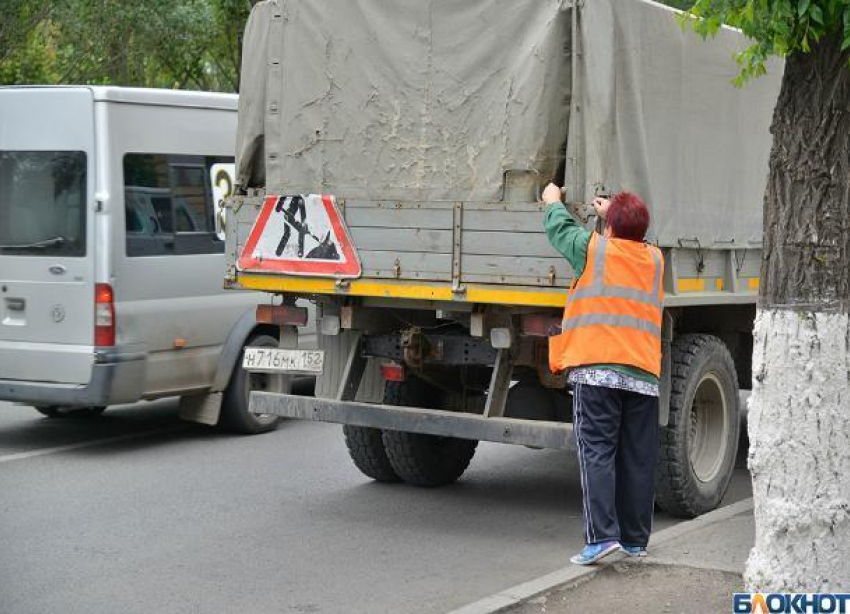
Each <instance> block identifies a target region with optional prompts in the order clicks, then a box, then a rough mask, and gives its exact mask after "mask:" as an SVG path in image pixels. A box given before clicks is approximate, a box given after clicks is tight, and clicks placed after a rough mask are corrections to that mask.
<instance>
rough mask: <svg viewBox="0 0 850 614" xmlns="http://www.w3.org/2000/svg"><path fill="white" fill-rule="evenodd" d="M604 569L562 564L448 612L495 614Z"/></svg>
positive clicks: (708, 518) (710, 518)
mask: <svg viewBox="0 0 850 614" xmlns="http://www.w3.org/2000/svg"><path fill="white" fill-rule="evenodd" d="M752 509H753V499H752V497H750V498H749V499H744V500H742V501H738V502H736V503H733V504H731V505H727V506H725V507H721V508H720V509H717V510H714V511H713V512H709V513H707V514H703V515H702V516H698V517H697V518H694V519H693V520H689V521H687V522H682V523H680V524H677V525H675V526H672V527H668V528H666V529H664V530H662V531H659V532H658V533H655V534H653V536H652V537H651V539H650V545H651V546H653V547H654V546H660V545H662V544H665V543H667V542H669V541H671V540H674V539H677V538H679V537H682V536H683V535H686V534H688V533H690V532H691V531H698V530H700V529H703V528H705V527H707V526H709V525H712V524H715V523H718V522H723V521H725V520H728V519H729V518H732V517H734V516H738V515H739V514H743V513H744V512H748V511H750V510H752ZM623 558H625V555H624V554H619V555H615V556H613V557H609V559H608V560H613V561H616V560H618V559H623ZM602 569H604V567H600V566H595V565H589V566H587V567H579V566H576V565H570V566H569V567H563V568H561V569H558V570H556V571H553V572H552V573H549V574H546V575H544V576H540V577H539V578H534V579H533V580H529V581H528V582H523V583H522V584H517V585H516V586H512V587H511V588H508V589H505V590H503V591H499V592H498V593H494V594H492V595H489V596H487V597H484V598H483V599H481V600H479V601H476V602H474V603H470V604H469V605H465V606H463V607H461V608H459V609H457V610H452V611H451V612H449V614H495V613H496V612H502V611H504V610H505V609H507V608H509V607H511V606H514V605H516V604H518V603H520V602H522V601H527V600H529V599H531V598H532V597H536V596H537V595H540V594H541V593H545V592H546V591H548V590H551V589H553V588H555V587H557V586H560V585H562V584H566V583H568V582H569V583H572V584H583V583H584V582H587V581H589V580H592V579H593V577H594V576H595V575H596V574H597V573H599V572H600V571H601V570H602Z"/></svg>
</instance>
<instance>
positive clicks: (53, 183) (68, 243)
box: [0, 150, 86, 257]
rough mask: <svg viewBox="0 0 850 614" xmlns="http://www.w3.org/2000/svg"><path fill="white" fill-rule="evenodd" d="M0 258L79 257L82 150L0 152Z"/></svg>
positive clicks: (83, 244) (83, 195) (83, 250)
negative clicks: (21, 256) (15, 256)
mask: <svg viewBox="0 0 850 614" xmlns="http://www.w3.org/2000/svg"><path fill="white" fill-rule="evenodd" d="M0 254H18V255H32V256H41V255H44V256H54V257H55V256H85V254H86V154H85V152H82V151H2V150H0Z"/></svg>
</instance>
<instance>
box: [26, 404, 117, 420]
mask: <svg viewBox="0 0 850 614" xmlns="http://www.w3.org/2000/svg"><path fill="white" fill-rule="evenodd" d="M35 410H36V411H37V412H38V413H40V414H42V415H43V416H47V417H48V418H93V417H95V416H99V415H101V414H102V413H103V412H104V411H106V407H63V406H61V405H36V406H35Z"/></svg>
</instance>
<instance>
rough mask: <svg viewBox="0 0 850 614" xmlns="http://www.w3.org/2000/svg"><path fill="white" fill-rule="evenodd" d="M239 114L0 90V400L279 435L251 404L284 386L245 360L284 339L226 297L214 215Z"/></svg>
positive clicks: (91, 95)
mask: <svg viewBox="0 0 850 614" xmlns="http://www.w3.org/2000/svg"><path fill="white" fill-rule="evenodd" d="M236 105H237V97H236V96H235V95H227V94H211V93H201V92H184V91H170V90H145V89H126V88H113V87H13V88H0V399H2V400H11V401H17V402H19V403H25V404H31V405H34V406H35V407H36V409H38V410H39V411H40V412H42V413H43V414H45V415H48V416H65V415H68V416H72V415H83V414H86V413H88V414H91V413H99V412H101V411H103V409H104V408H105V407H106V406H108V405H113V404H117V403H130V402H134V401H138V400H141V399H153V398H159V397H165V396H175V395H179V396H181V397H182V399H181V404H180V407H181V415H182V416H183V417H184V418H186V419H190V420H194V421H198V422H203V423H207V424H215V423H219V422H221V423H224V424H226V425H227V426H230V427H232V428H233V429H235V430H238V431H242V432H249V433H255V432H263V431H267V430H270V429H272V428H274V426H275V425H276V420H277V419H276V418H275V417H272V416H254V415H253V414H250V413H249V412H248V403H247V400H248V393H249V392H250V390H251V389H269V388H273V389H277V390H280V389H282V388H285V387H287V386H288V382H287V381H285V380H283V379H281V378H279V377H277V376H270V375H264V374H251V375H248V374H246V372H245V371H243V370H242V368H241V360H240V356H241V354H242V350H243V348H244V347H245V346H246V345H251V346H275V347H276V346H277V345H278V340H277V336H278V332H277V331H278V330H279V328H278V327H277V326H267V325H264V324H262V323H258V322H257V320H256V314H255V311H256V306H257V304H258V303H262V302H268V298H266V297H264V295H261V294H256V293H239V292H233V291H225V290H223V288H222V279H223V277H224V241H223V231H222V229H221V228H220V227H219V225H220V219H221V218H220V217H219V215H218V214H217V206H216V203H218V202H219V201H220V200H221V199H222V198H223V197H224V196H227V195H229V192H230V191H231V188H232V185H233V181H232V177H233V150H234V143H235V135H236ZM287 313H288V314H289V317H291V318H292V319H293V324H295V323H297V322H296V321H297V320H300V319H303V318H306V317H307V310H306V309H304V308H297V307H295V308H292V309H290V310H288V311H287ZM308 343H309V341H308Z"/></svg>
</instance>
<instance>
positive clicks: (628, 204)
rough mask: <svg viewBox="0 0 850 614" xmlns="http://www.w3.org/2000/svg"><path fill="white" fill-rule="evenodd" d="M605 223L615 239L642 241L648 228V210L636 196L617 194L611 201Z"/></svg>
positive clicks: (626, 193)
mask: <svg viewBox="0 0 850 614" xmlns="http://www.w3.org/2000/svg"><path fill="white" fill-rule="evenodd" d="M605 221H606V222H607V224H608V226H610V227H611V233H612V234H613V235H614V237H615V238H617V239H629V240H630V241H643V238H644V236H645V235H646V231H647V229H648V228H649V209H647V208H646V203H645V202H643V201H642V200H641V199H640V197H639V196H638V195H637V194H632V193H631V192H618V193H617V194H614V197H613V198H612V199H611V205H610V206H609V207H608V214H607V215H606V220H605Z"/></svg>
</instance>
